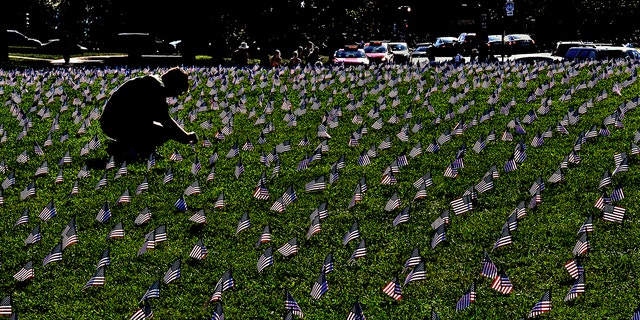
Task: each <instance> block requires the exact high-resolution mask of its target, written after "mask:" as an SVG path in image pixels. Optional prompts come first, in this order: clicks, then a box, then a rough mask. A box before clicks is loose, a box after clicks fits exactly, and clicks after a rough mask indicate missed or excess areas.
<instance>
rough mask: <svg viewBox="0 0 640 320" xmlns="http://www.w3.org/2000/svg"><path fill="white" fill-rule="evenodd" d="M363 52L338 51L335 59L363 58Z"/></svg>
mask: <svg viewBox="0 0 640 320" xmlns="http://www.w3.org/2000/svg"><path fill="white" fill-rule="evenodd" d="M364 57H365V55H364V52H362V51H344V50H340V51H338V52H337V53H336V58H364Z"/></svg>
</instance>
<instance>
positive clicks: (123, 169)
mask: <svg viewBox="0 0 640 320" xmlns="http://www.w3.org/2000/svg"><path fill="white" fill-rule="evenodd" d="M127 173H128V169H127V162H126V161H123V162H122V165H120V168H118V171H117V172H116V174H115V176H114V177H113V179H114V180H115V179H118V178H120V177H122V176H124V175H126V174H127Z"/></svg>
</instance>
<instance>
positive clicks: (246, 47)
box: [238, 41, 249, 50]
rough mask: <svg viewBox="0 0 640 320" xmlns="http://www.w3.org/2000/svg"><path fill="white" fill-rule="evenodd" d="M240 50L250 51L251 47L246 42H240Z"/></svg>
mask: <svg viewBox="0 0 640 320" xmlns="http://www.w3.org/2000/svg"><path fill="white" fill-rule="evenodd" d="M238 49H240V50H249V45H248V44H247V43H246V42H244V41H242V42H240V46H239V47H238Z"/></svg>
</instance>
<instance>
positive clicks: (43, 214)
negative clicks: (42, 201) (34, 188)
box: [39, 200, 58, 221]
mask: <svg viewBox="0 0 640 320" xmlns="http://www.w3.org/2000/svg"><path fill="white" fill-rule="evenodd" d="M57 214H58V213H57V211H56V206H55V205H54V203H53V200H49V203H47V205H46V206H45V207H44V208H42V210H41V211H40V215H39V217H40V219H42V220H43V221H48V220H49V219H51V218H53V217H55V216H56V215H57Z"/></svg>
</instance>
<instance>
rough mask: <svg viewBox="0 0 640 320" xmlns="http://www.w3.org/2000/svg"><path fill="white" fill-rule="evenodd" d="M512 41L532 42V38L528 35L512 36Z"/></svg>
mask: <svg viewBox="0 0 640 320" xmlns="http://www.w3.org/2000/svg"><path fill="white" fill-rule="evenodd" d="M509 39H511V40H531V37H530V36H528V35H526V34H512V35H510V36H509Z"/></svg>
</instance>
